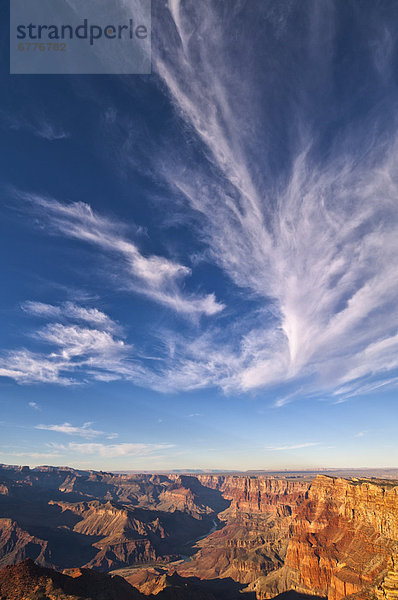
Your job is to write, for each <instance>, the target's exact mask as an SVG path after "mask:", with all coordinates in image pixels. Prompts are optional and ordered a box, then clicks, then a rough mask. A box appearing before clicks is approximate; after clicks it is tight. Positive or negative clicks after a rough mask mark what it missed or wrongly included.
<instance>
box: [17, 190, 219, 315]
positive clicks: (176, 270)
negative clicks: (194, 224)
mask: <svg viewBox="0 0 398 600" xmlns="http://www.w3.org/2000/svg"><path fill="white" fill-rule="evenodd" d="M15 195H16V197H17V198H19V199H21V200H23V201H25V202H27V203H28V204H29V205H30V206H31V207H32V209H33V210H34V211H35V212H36V213H37V214H38V216H39V217H40V218H41V219H42V220H43V222H44V223H45V224H46V225H47V227H48V229H49V231H51V232H52V233H56V234H61V235H64V236H66V237H68V238H72V239H77V240H80V241H82V242H86V243H87V244H89V245H92V246H95V247H98V248H100V249H101V250H103V251H104V252H107V253H109V255H110V256H111V257H118V258H119V259H120V258H121V259H122V261H120V260H118V262H117V263H116V264H117V267H118V270H119V272H120V277H121V280H122V281H123V285H124V286H126V287H127V289H130V290H131V291H134V292H137V293H141V294H144V295H145V296H147V297H148V298H150V299H151V300H153V301H155V302H157V303H160V304H163V305H165V306H168V307H169V308H171V309H172V310H174V311H176V312H177V313H179V314H183V315H187V316H195V315H196V316H200V315H208V316H211V315H215V314H217V313H219V312H221V311H222V310H223V309H224V305H223V304H221V303H219V302H217V300H216V298H215V295H214V294H208V295H206V296H195V295H188V294H182V293H181V291H180V289H179V281H180V280H181V279H183V278H184V277H187V276H188V275H190V274H191V270H190V269H189V268H188V267H186V266H184V265H181V264H179V263H177V262H175V261H173V260H170V259H168V258H165V257H162V256H155V255H152V256H147V257H146V256H144V255H143V254H142V253H141V252H140V251H139V249H138V247H137V246H136V244H134V243H133V242H132V241H130V240H128V239H127V237H126V235H125V231H126V226H125V225H122V224H121V223H119V222H116V221H112V220H111V219H110V218H107V217H104V216H101V215H99V214H97V213H96V212H95V211H93V210H92V208H91V207H90V206H89V205H88V204H85V203H83V202H74V203H71V204H62V203H61V202H58V201H56V200H54V199H51V198H45V197H42V196H39V195H37V194H30V193H22V192H15Z"/></svg>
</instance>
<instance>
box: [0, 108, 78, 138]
mask: <svg viewBox="0 0 398 600" xmlns="http://www.w3.org/2000/svg"><path fill="white" fill-rule="evenodd" d="M0 123H1V124H2V125H3V126H4V127H7V128H8V129H12V130H14V131H27V132H29V133H31V134H33V135H34V136H36V137H38V138H42V139H44V140H47V141H49V142H53V141H56V140H64V139H66V138H68V137H70V134H69V132H67V131H66V130H65V129H63V128H62V127H61V126H59V125H56V124H55V123H52V122H51V121H49V120H48V119H46V118H45V117H43V116H39V115H35V116H32V118H30V119H27V118H26V117H24V116H22V115H13V114H11V113H5V112H1V113H0Z"/></svg>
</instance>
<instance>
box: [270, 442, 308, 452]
mask: <svg viewBox="0 0 398 600" xmlns="http://www.w3.org/2000/svg"><path fill="white" fill-rule="evenodd" d="M314 446H319V442H304V443H302V444H292V445H286V446H267V447H266V450H272V451H284V450H301V449H302V448H313V447H314Z"/></svg>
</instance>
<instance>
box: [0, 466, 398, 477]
mask: <svg viewBox="0 0 398 600" xmlns="http://www.w3.org/2000/svg"><path fill="white" fill-rule="evenodd" d="M1 467H11V468H24V467H28V468H29V469H30V470H34V469H40V468H43V469H46V468H49V469H71V470H75V471H93V472H98V473H101V472H102V473H105V472H107V473H114V474H188V475H189V474H196V473H198V474H200V473H202V474H220V475H223V474H224V473H228V474H229V473H231V474H235V473H236V474H240V473H242V474H246V473H247V474H253V475H255V474H256V473H258V474H263V473H265V474H267V473H276V474H279V473H280V474H282V473H284V474H289V473H291V474H301V473H304V474H311V473H323V472H339V473H344V472H347V473H349V472H352V473H356V472H369V473H375V472H390V471H393V472H396V475H397V477H398V467H319V468H312V469H305V468H302V469H289V468H286V469H285V468H283V469H245V470H241V469H204V468H197V469H189V468H186V469H181V468H178V469H176V468H173V469H167V468H165V469H153V470H142V469H122V470H118V469H116V470H115V469H112V470H107V469H91V468H88V467H86V468H81V467H72V466H70V465H46V464H40V465H27V464H20V465H18V464H5V463H0V468H1Z"/></svg>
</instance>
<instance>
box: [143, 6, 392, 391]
mask: <svg viewBox="0 0 398 600" xmlns="http://www.w3.org/2000/svg"><path fill="white" fill-rule="evenodd" d="M168 6H169V11H170V16H171V18H172V20H173V26H174V36H175V34H177V39H176V41H175V47H173V55H172V57H171V56H170V55H169V54H168V53H167V52H165V51H164V48H165V47H166V43H167V39H168V38H169V36H170V34H171V30H172V28H170V29H168V28H167V27H164V28H161V31H160V34H159V42H158V44H157V45H155V48H154V66H155V68H156V69H157V71H158V73H159V75H160V77H161V78H162V80H163V82H164V84H165V85H166V87H167V89H168V92H169V95H170V98H171V100H172V101H173V103H174V105H175V108H176V111H177V112H178V114H179V115H180V116H181V117H182V118H183V119H184V120H185V121H186V124H187V125H188V127H189V128H190V134H191V135H192V134H193V135H194V136H196V139H197V141H198V142H199V143H200V144H201V146H202V149H203V150H204V152H205V154H206V156H207V158H208V161H209V162H210V163H211V169H207V168H205V167H203V166H202V163H200V164H196V165H195V168H193V169H189V170H187V169H186V168H185V166H184V161H183V160H182V159H180V160H179V159H178V157H177V155H176V154H175V153H174V154H173V155H172V156H171V158H170V159H169V160H168V157H167V156H166V155H165V154H162V155H161V157H160V158H159V161H158V164H157V166H158V167H159V169H158V173H160V174H161V175H162V176H163V177H164V178H165V180H166V181H168V183H169V185H170V188H171V189H173V190H174V191H175V192H176V193H177V194H178V195H179V197H180V198H181V200H182V201H184V202H185V203H186V205H187V206H189V207H190V208H191V209H192V210H193V211H195V212H196V214H197V215H199V216H200V219H201V224H202V225H201V226H202V230H201V233H202V236H203V238H204V239H205V240H206V241H207V243H208V245H209V248H210V251H211V255H212V256H213V259H214V260H215V261H216V262H217V264H218V265H219V266H220V267H221V268H222V269H223V270H224V272H225V273H226V274H227V275H228V276H229V278H230V279H231V280H232V281H233V282H234V283H235V284H236V286H238V287H239V288H241V289H244V290H246V291H247V293H248V294H249V296H250V297H251V298H255V299H256V300H257V301H258V302H261V301H262V302H263V305H264V307H268V308H269V310H270V311H271V312H272V314H273V316H274V319H273V321H272V322H270V320H269V319H268V323H267V327H268V328H269V329H270V330H271V332H272V331H273V333H274V335H271V334H269V335H265V334H264V330H265V324H264V323H262V322H261V321H258V322H257V324H256V325H255V326H254V327H253V329H252V330H250V331H249V332H246V334H245V333H241V335H242V337H241V339H240V342H239V345H240V348H239V347H238V349H237V348H236V346H237V342H236V339H235V340H234V342H233V343H232V342H231V343H230V345H229V347H228V346H227V348H225V346H224V349H222V348H221V345H220V344H219V343H218V340H217V337H216V336H214V337H213V338H212V339H210V337H208V339H207V345H208V347H207V350H206V355H207V356H206V358H204V357H203V356H201V354H203V353H202V352H199V353H197V352H196V353H195V352H192V350H191V349H189V351H188V353H187V355H186V356H185V359H184V358H183V357H181V362H180V364H179V365H177V368H176V370H174V374H175V376H176V380H177V381H178V380H182V381H183V382H188V381H189V380H191V386H192V387H195V385H196V383H195V381H196V380H198V381H199V380H200V379H201V378H204V380H205V381H206V382H207V384H213V383H214V384H216V385H220V386H221V387H223V388H224V389H227V390H228V389H231V388H232V389H235V390H238V391H247V390H250V389H257V388H261V387H264V386H268V385H270V384H274V383H281V382H286V381H300V380H302V379H303V378H306V379H307V381H308V380H309V379H311V382H310V384H307V386H306V387H305V388H303V391H304V393H306V392H308V391H314V390H316V389H318V390H326V391H327V390H333V389H334V388H336V387H337V386H339V384H342V383H345V382H349V381H355V380H358V381H359V380H360V379H362V378H367V377H370V376H372V377H373V376H380V377H384V376H385V374H388V373H390V374H393V372H394V370H396V369H397V368H398V361H397V360H396V359H395V358H394V356H396V354H397V353H396V352H395V345H396V337H395V336H396V330H397V328H398V306H397V302H396V298H397V296H398V279H397V277H396V266H395V265H396V264H397V263H398V244H397V242H396V240H397V238H398V211H397V203H396V198H397V195H398V178H397V176H396V173H397V172H398V168H397V167H398V159H397V156H398V152H397V148H398V144H397V139H398V136H397V127H396V123H391V124H390V138H389V140H390V141H389V142H387V141H386V138H385V137H383V136H382V133H380V136H379V137H378V135H377V126H376V125H375V127H374V128H373V129H372V127H373V122H372V124H371V123H368V125H369V127H367V125H366V124H364V128H363V132H359V131H357V130H354V128H353V127H352V126H347V127H346V130H345V132H344V133H342V134H341V135H340V138H339V139H337V141H336V142H334V143H333V144H331V145H330V146H329V148H328V153H327V155H326V157H323V158H320V157H319V153H318V154H316V152H315V151H314V149H315V148H316V146H317V144H318V142H319V140H318V138H317V131H316V128H313V127H312V126H311V123H310V121H304V120H303V117H302V115H301V114H300V113H299V112H298V110H297V108H296V109H294V107H293V106H291V107H290V108H291V109H292V113H291V115H290V118H289V130H291V129H292V130H294V131H297V132H299V133H298V134H297V136H296V138H295V143H294V145H292V147H291V148H290V149H289V150H290V155H291V156H292V157H293V158H292V161H291V164H290V170H289V171H287V170H286V172H285V173H284V175H283V177H282V178H281V179H279V180H277V179H276V178H275V176H273V173H272V168H271V167H270V159H271V158H272V147H271V146H270V145H269V144H268V142H267V133H270V134H271V133H273V131H272V123H271V122H266V118H267V113H266V108H267V103H268V102H272V98H273V96H271V95H270V96H268V95H267V91H266V90H265V91H263V96H261V108H262V112H260V110H259V109H260V106H259V105H257V104H256V100H255V98H256V95H255V94H253V93H252V91H253V90H256V89H257V87H256V81H255V80H254V74H255V73H257V72H256V71H255V69H253V70H252V69H247V68H245V69H243V70H242V69H240V68H239V65H240V63H239V58H238V57H239V53H237V52H236V48H235V49H234V50H235V51H234V52H232V48H231V46H230V43H231V39H234V40H235V41H236V38H235V37H234V36H231V35H230V33H231V32H230V31H229V24H230V23H231V26H233V25H232V24H233V23H234V20H233V19H232V20H231V22H229V21H227V22H225V23H224V22H223V29H220V28H219V26H218V18H219V15H218V14H215V13H216V10H217V9H216V7H215V5H211V4H209V3H207V2H204V3H200V4H195V6H193V5H192V4H191V3H181V2H179V0H173V2H170V3H169V4H168ZM237 10H238V11H239V9H237ZM268 17H269V14H268V13H267V14H265V16H264V18H268ZM193 31H195V34H193ZM328 31H330V29H329V30H328ZM163 35H164V38H163V37H162V36H163ZM385 37H386V40H387V42H388V40H389V35H386V36H385ZM328 40H329V41H328V43H329V46H328V48H329V50H331V49H332V46H331V44H332V42H333V40H331V38H328ZM234 43H235V42H234ZM236 43H238V42H236ZM264 43H265V44H266V41H265V42H264ZM308 43H309V44H310V43H315V42H314V39H311V40H310V39H309V41H308ZM313 50H314V49H313V48H312V51H311V57H313V58H311V60H314V63H313V64H312V68H313V69H314V72H319V74H322V72H323V71H324V70H325V69H330V68H331V63H330V62H328V61H330V60H331V58H332V55H333V52H332V51H330V52H327V51H325V52H322V53H321V52H316V53H314V52H313ZM239 51H240V52H241V56H242V64H244V62H245V57H246V52H247V51H248V48H247V47H245V44H244V43H243V42H242V44H241V45H239ZM265 55H266V53H264V56H265ZM232 56H233V59H232V58H231V57H232ZM231 60H233V62H231ZM249 63H250V61H247V60H246V64H249ZM263 67H264V65H263ZM264 68H269V66H268V65H267V63H266V64H265V67H264ZM317 69H318V71H316V70H317ZM270 73H272V70H271V68H270ZM257 75H258V73H257ZM286 77H288V75H287V74H286ZM269 87H270V89H273V86H269ZM273 93H274V91H273V92H272V94H273ZM292 97H293V102H294V101H295V99H296V100H297V97H296V96H292ZM242 107H244V110H242ZM263 119H265V123H264V121H263ZM261 125H263V127H261ZM267 126H268V129H267ZM370 129H372V130H371V131H370ZM258 131H262V132H263V133H262V134H261V137H258V135H257V133H258ZM364 132H366V133H364ZM217 174H219V175H217ZM247 335H249V336H251V337H252V338H260V340H261V341H259V342H258V343H257V347H255V345H252V347H251V348H250V349H248V348H247V346H246V345H245V338H246V336H247ZM232 348H234V350H233V351H232ZM196 349H197V348H196ZM215 357H218V359H219V360H214V359H215ZM228 365H231V366H232V365H233V367H232V368H231V369H228ZM170 370H171V369H170ZM389 380H390V381H392V380H393V378H392V377H391V376H390V377H389Z"/></svg>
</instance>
